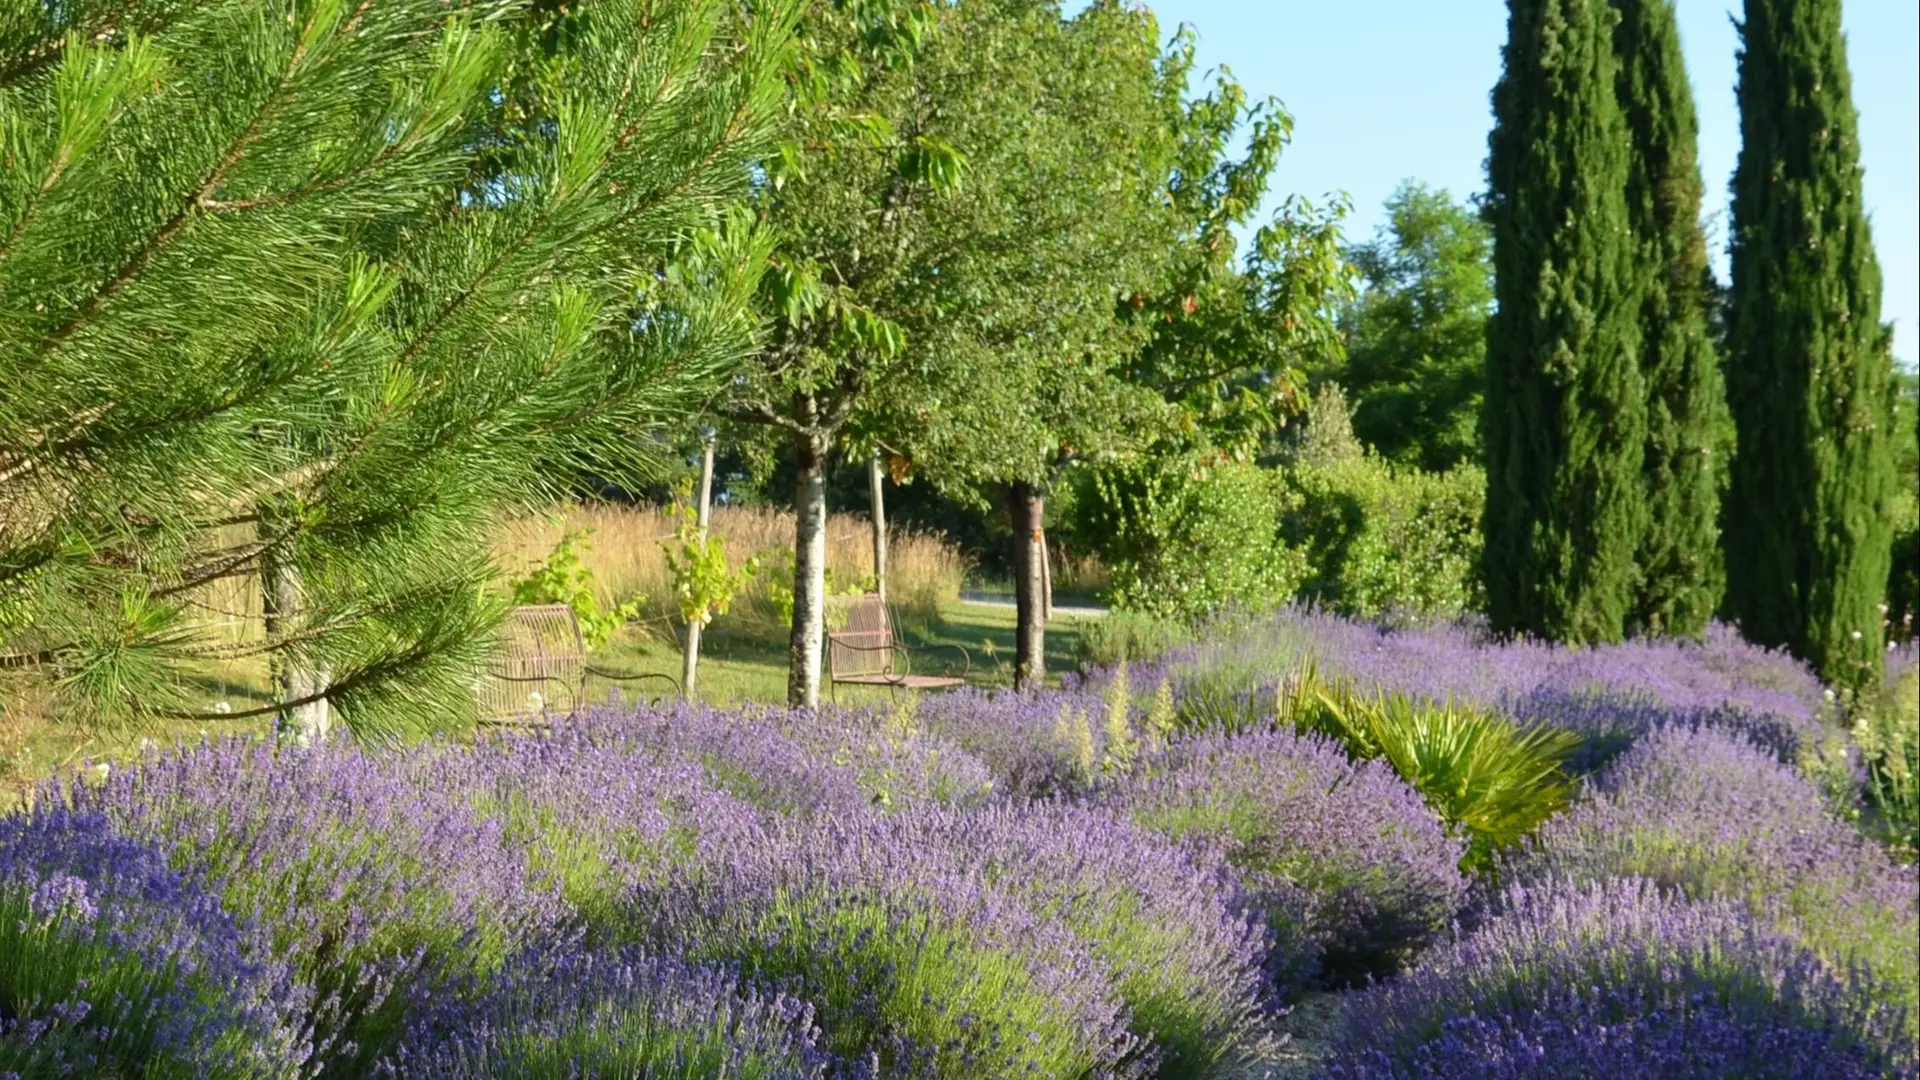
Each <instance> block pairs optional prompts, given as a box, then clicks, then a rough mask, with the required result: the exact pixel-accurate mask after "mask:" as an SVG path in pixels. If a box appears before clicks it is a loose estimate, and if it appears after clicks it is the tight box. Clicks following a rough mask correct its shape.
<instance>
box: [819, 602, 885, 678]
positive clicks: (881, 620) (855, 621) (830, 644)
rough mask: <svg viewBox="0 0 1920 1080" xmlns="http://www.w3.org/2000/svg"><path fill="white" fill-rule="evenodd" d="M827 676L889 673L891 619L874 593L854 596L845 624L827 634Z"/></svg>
mask: <svg viewBox="0 0 1920 1080" xmlns="http://www.w3.org/2000/svg"><path fill="white" fill-rule="evenodd" d="M827 673H828V677H829V678H834V679H838V678H842V677H844V676H848V675H891V674H893V620H892V619H891V618H890V617H888V615H887V605H886V604H884V603H881V601H880V597H879V596H878V595H877V594H875V593H867V594H865V595H863V596H859V597H855V598H854V601H853V604H852V606H850V607H848V608H847V625H846V626H845V627H844V628H842V629H839V630H835V631H834V632H833V633H831V634H828V635H827Z"/></svg>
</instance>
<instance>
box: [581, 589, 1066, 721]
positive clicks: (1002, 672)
mask: <svg viewBox="0 0 1920 1080" xmlns="http://www.w3.org/2000/svg"><path fill="white" fill-rule="evenodd" d="M1013 616H1014V612H1013V609H1012V608H1011V607H1000V606H995V605H987V604H967V603H959V604H949V605H947V606H945V607H943V608H941V610H940V614H939V617H938V618H937V619H935V620H933V621H932V622H931V624H930V625H924V626H909V627H904V628H903V629H902V633H901V637H902V639H903V640H904V641H905V642H906V643H907V644H910V645H916V646H917V645H958V646H960V647H961V648H963V649H965V650H967V653H968V654H969V655H970V656H971V657H972V660H973V670H972V673H971V674H970V675H969V677H968V682H970V683H972V684H973V685H975V686H1010V685H1012V683H1013V654H1014V647H1013ZM1082 621H1083V620H1081V619H1080V618H1077V617H1074V616H1069V615H1059V616H1056V617H1055V618H1054V620H1053V621H1052V622H1051V623H1049V624H1048V626H1047V671H1048V682H1049V683H1053V684H1058V682H1059V679H1060V675H1061V673H1062V672H1066V671H1071V670H1072V669H1073V665H1074V653H1075V650H1076V648H1077V647H1078V645H1079V642H1080V626H1081V623H1082ZM925 659H926V661H927V663H926V664H925V665H922V664H921V663H920V661H921V658H919V657H916V658H915V665H916V666H915V670H916V671H921V672H924V673H938V672H940V671H943V670H945V669H944V667H942V666H941V665H942V664H944V663H945V662H946V661H948V660H949V659H957V657H955V656H954V654H953V653H952V652H951V650H945V649H942V650H938V651H935V652H933V653H930V654H929V655H928V656H927V657H926V658H925ZM593 663H594V664H595V665H597V666H599V667H603V668H608V669H611V670H614V671H622V672H635V673H638V672H658V673H661V674H666V675H671V676H673V677H674V678H676V679H678V678H679V677H680V646H679V645H678V644H677V643H672V642H668V641H667V640H665V638H664V637H663V636H661V635H659V634H657V633H654V634H643V633H640V632H637V631H629V632H628V633H624V634H622V635H621V636H620V637H618V638H616V639H615V640H614V641H612V642H610V643H608V644H607V646H606V647H604V648H602V649H600V650H599V651H598V652H597V653H595V654H594V657H593ZM611 685H613V684H610V683H606V682H603V681H602V680H597V679H589V680H588V683H587V696H588V698H589V700H598V698H599V697H600V695H601V694H603V693H604V692H605V691H606V689H607V688H608V687H610V686H611ZM637 685H638V687H639V688H640V689H641V691H642V693H643V695H644V696H651V695H652V694H654V693H657V692H658V689H659V688H660V687H663V686H664V685H665V684H662V683H639V684H637ZM700 698H701V700H703V701H712V702H719V703H733V702H742V701H754V702H782V701H785V700H786V698H787V638H786V628H785V627H783V626H776V625H773V624H771V623H755V622H749V621H747V620H742V619H726V618H722V619H720V620H718V621H716V622H715V623H714V624H713V626H711V627H709V628H708V631H707V634H706V638H705V640H704V642H703V643H702V649H701V654H700ZM887 699H888V692H887V691H885V690H880V689H875V688H871V687H842V688H841V690H840V691H839V697H838V700H839V703H840V704H842V705H859V704H865V703H867V702H871V701H884V700H887Z"/></svg>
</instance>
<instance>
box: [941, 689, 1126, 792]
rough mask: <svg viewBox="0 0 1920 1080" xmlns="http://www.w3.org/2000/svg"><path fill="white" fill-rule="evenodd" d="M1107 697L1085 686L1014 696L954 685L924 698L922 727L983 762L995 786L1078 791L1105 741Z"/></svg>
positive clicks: (1008, 789)
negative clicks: (1103, 723) (1102, 718)
mask: <svg viewBox="0 0 1920 1080" xmlns="http://www.w3.org/2000/svg"><path fill="white" fill-rule="evenodd" d="M1105 707H1106V706H1105V703H1104V702H1103V701H1102V699H1101V697H1100V695H1099V694H1097V693H1094V692H1091V691H1087V690H1044V691H1039V692H1035V693H1026V694H1017V693H1012V692H1009V691H1001V690H957V691H954V692H952V693H947V694H935V695H930V696H928V697H925V698H922V699H921V700H920V704H919V708H918V710H917V713H916V715H917V717H918V720H919V723H920V725H921V727H922V729H923V730H925V731H926V732H927V733H928V734H929V735H932V736H935V737H937V738H939V739H942V740H944V741H946V742H948V743H951V744H953V745H955V746H958V747H959V748H960V749H961V750H964V751H965V752H967V753H968V754H970V755H972V756H973V757H975V758H977V759H978V760H980V761H982V762H985V763H986V766H987V769H988V770H989V771H990V772H991V774H992V777H993V786H994V790H995V791H996V792H999V793H1001V794H1003V795H1006V796H1008V797H1011V798H1016V799H1031V798H1043V797H1046V796H1050V795H1059V794H1066V793H1073V792H1079V791H1083V790H1085V789H1086V787H1087V786H1088V785H1089V784H1090V783H1091V782H1092V781H1093V779H1094V778H1095V775H1094V774H1095V772H1096V771H1097V768H1098V765H1099V762H1100V761H1101V760H1102V758H1103V756H1104V754H1105V751H1106V747H1105V745H1104V744H1103V741H1102V740H1103V738H1104V735H1105V732H1104V731H1101V730H1099V725H1098V723H1097V721H1098V718H1099V717H1100V715H1101V713H1102V711H1103V710H1104V709H1105Z"/></svg>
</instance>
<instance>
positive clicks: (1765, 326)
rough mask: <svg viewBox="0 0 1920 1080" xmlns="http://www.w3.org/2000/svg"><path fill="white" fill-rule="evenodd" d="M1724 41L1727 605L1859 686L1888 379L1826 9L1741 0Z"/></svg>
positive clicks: (1878, 538)
mask: <svg viewBox="0 0 1920 1080" xmlns="http://www.w3.org/2000/svg"><path fill="white" fill-rule="evenodd" d="M1740 35H1741V46H1742V47H1741V52H1740V59H1739V69H1738V85H1737V89H1736V97H1737V98H1738V100H1739V103H1740V131H1741V147H1740V158H1739V162H1738V164H1737V165H1736V167H1735V169H1734V176H1733V201H1732V206H1731V214H1730V218H1731V222H1730V224H1731V228H1730V233H1731V239H1732V252H1731V255H1732V257H1731V265H1732V271H1733V286H1732V292H1731V294H1730V296H1729V302H1728V312H1727V351H1728V353H1729V362H1728V365H1727V398H1728V403H1729V405H1730V406H1731V407H1732V412H1733V418H1734V422H1735V425H1736V427H1737V429H1738V432H1739V435H1738V442H1739V447H1738V450H1737V452H1736V454H1735V457H1734V462H1733V468H1732V484H1731V487H1730V489H1729V491H1728V497H1727V528H1726V531H1725V533H1724V546H1725V548H1726V557H1727V607H1728V608H1729V609H1730V610H1731V612H1732V613H1733V615H1734V616H1735V618H1736V619H1737V620H1738V622H1739V625H1740V629H1741V631H1742V632H1743V633H1744V634H1746V635H1747V637H1749V638H1750V639H1752V640H1755V641H1758V642H1760V643H1761V644H1764V645H1776V646H1780V645H1784V646H1786V647H1787V648H1789V649H1791V650H1792V651H1793V652H1794V654H1795V655H1797V656H1799V657H1800V658H1801V659H1803V660H1805V661H1807V662H1808V663H1809V664H1811V665H1812V666H1813V667H1814V669H1815V670H1816V671H1818V672H1819V673H1820V676H1821V677H1822V678H1824V679H1826V680H1827V681H1828V682H1831V683H1836V684H1843V685H1853V686H1861V685H1865V686H1875V685H1878V680H1879V674H1880V669H1881V665H1882V663H1883V660H1884V648H1883V645H1882V633H1883V623H1882V616H1881V612H1880V604H1881V602H1882V600H1883V598H1884V596H1885V589H1886V583H1887V571H1888V566H1889V563H1890V560H1891V545H1892V532H1893V522H1892V512H1891V502H1892V498H1893V495H1894V489H1895V485H1896V483H1897V481H1896V479H1895V469H1894V458H1893V446H1892V442H1891V440H1890V439H1889V437H1888V427H1889V420H1890V416H1891V406H1892V398H1891V393H1892V389H1893V382H1892V378H1893V372H1892V354H1891V350H1890V349H1889V347H1888V346H1889V344H1890V343H1889V341H1888V338H1887V333H1888V331H1887V329H1886V328H1885V327H1884V326H1883V325H1882V324H1881V322H1880V302H1881V296H1880V292H1881V278H1880V267H1879V262H1878V260H1877V258H1876V257H1875V254H1874V249H1873V237H1872V230H1871V229H1870V228H1869V225H1868V220H1867V214H1866V207H1865V205H1864V200H1863V193H1862V190H1861V171H1860V146H1859V118H1858V116H1857V114H1856V113H1855V111H1854V107H1853V101H1852V97H1851V89H1850V85H1849V83H1850V80H1849V77H1848V72H1847V61H1846V40H1845V37H1844V35H1843V34H1842V33H1841V20H1840V0H1747V2H1746V5H1745V17H1744V18H1743V19H1742V20H1741V23H1740Z"/></svg>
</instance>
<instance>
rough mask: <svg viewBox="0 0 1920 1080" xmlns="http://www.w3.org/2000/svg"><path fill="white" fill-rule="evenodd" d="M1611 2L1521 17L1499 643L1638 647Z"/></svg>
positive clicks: (1564, 0)
mask: <svg viewBox="0 0 1920 1080" xmlns="http://www.w3.org/2000/svg"><path fill="white" fill-rule="evenodd" d="M1614 18H1615V16H1614V12H1613V9H1612V8H1611V7H1610V6H1609V4H1608V3H1607V0H1509V3H1508V23H1507V33H1508V37H1507V45H1506V49H1505V53H1504V61H1505V70H1504V72H1503V73H1502V75H1501V78H1500V82H1499V84H1498V85H1496V86H1495V87H1494V91H1493V111H1494V128H1493V135H1492V138H1491V140H1490V147H1489V154H1488V160H1487V172H1488V188H1489V192H1488V194H1489V198H1488V206H1487V211H1488V219H1489V222H1490V224H1491V225H1492V227H1493V256H1494V295H1495V299H1496V302H1497V304H1498V308H1497V310H1496V312H1495V314H1494V317H1493V319H1492V321H1491V323H1490V326H1489V330H1488V341H1487V397H1486V407H1485V412H1484V413H1483V417H1482V419H1483V423H1484V428H1485V436H1486V453H1487V509H1486V519H1485V532H1486V541H1487V544H1486V556H1485V562H1484V567H1485V573H1486V579H1487V594H1488V604H1489V611H1490V614H1491V615H1492V617H1493V621H1494V625H1495V627H1496V628H1497V629H1499V630H1501V631H1502V632H1506V633H1526V634H1532V635H1536V636H1541V637H1547V638H1553V639H1560V640H1574V641H1612V640H1617V639H1619V638H1620V637H1621V635H1622V634H1623V632H1624V630H1625V627H1626V623H1627V616H1628V612H1629V610H1630V609H1631V607H1632V605H1633V601H1634V595H1635V590H1636V585H1637V582H1636V577H1637V575H1636V571H1635V567H1634V561H1635V556H1636V552H1637V550H1638V547H1639V543H1640V537H1641V535H1642V533H1643V532H1644V531H1645V519H1646V509H1645V499H1644V490H1643V485H1642V479H1641V463H1642V460H1643V457H1644V444H1645V441H1646V402H1645V395H1644V390H1643V387H1642V385H1641V379H1640V371H1639V359H1638V354H1639V328H1638V323H1637V313H1638V305H1639V292H1640V290H1639V289H1638V287H1637V286H1636V285H1635V279H1634V258H1633V252H1632V232H1631V230H1630V228H1629V224H1628V216H1627V205H1626V196H1625V191H1626V186H1627V178H1628V168H1627V157H1628V152H1627V147H1628V144H1627V133H1626V127H1625V124H1624V122H1623V120H1622V118H1621V115H1620V107H1619V102H1618V99H1617V96H1616V89H1615V85H1614V83H1615V68H1616V64H1615V60H1614V53H1613V41H1612V30H1613V25H1614Z"/></svg>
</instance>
